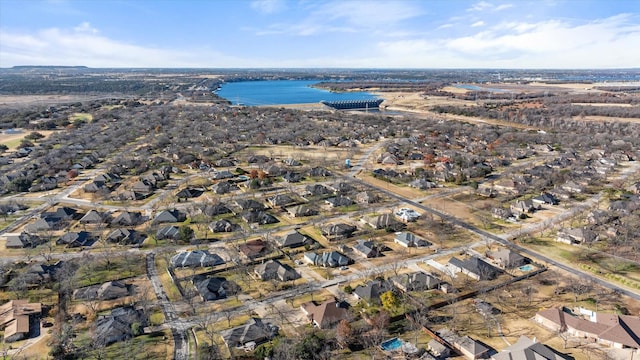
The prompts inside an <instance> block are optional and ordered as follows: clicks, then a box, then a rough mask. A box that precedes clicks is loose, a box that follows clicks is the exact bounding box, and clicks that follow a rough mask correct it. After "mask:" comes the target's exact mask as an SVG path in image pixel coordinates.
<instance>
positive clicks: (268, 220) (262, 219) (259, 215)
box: [241, 210, 280, 225]
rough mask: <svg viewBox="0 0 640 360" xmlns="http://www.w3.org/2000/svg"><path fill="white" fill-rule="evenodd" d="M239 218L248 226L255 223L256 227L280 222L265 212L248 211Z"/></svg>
mask: <svg viewBox="0 0 640 360" xmlns="http://www.w3.org/2000/svg"><path fill="white" fill-rule="evenodd" d="M241 218H242V220H244V221H246V222H247V223H249V224H254V223H255V224H258V225H266V224H275V223H278V222H280V220H278V219H277V218H276V217H275V216H273V215H271V214H269V213H267V212H266V211H253V210H249V211H247V212H245V213H244V214H242V216H241Z"/></svg>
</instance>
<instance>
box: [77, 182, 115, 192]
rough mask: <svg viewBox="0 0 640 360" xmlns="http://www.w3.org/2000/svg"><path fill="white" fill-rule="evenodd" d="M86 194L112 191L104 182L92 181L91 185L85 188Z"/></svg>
mask: <svg viewBox="0 0 640 360" xmlns="http://www.w3.org/2000/svg"><path fill="white" fill-rule="evenodd" d="M82 189H83V190H84V192H86V193H97V192H99V191H111V189H110V188H109V186H107V183H105V182H104V181H96V180H94V181H92V182H90V183H89V184H87V185H85V186H84V187H83V188H82Z"/></svg>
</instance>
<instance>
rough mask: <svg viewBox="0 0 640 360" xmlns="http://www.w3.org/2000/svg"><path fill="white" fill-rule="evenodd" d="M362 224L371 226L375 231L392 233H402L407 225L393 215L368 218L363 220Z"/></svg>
mask: <svg viewBox="0 0 640 360" xmlns="http://www.w3.org/2000/svg"><path fill="white" fill-rule="evenodd" d="M362 222H364V223H365V224H369V225H370V226H372V227H373V228H374V229H389V230H391V231H400V230H402V229H403V228H404V227H405V224H403V223H401V222H399V221H398V220H396V219H395V218H394V216H393V214H382V215H374V216H366V217H364V218H362Z"/></svg>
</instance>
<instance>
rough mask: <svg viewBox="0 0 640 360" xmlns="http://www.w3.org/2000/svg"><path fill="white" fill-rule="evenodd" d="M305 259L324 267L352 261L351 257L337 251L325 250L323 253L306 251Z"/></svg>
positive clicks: (345, 264) (346, 263)
mask: <svg viewBox="0 0 640 360" xmlns="http://www.w3.org/2000/svg"><path fill="white" fill-rule="evenodd" d="M304 260H305V261H306V262H308V263H309V264H312V265H316V266H322V267H338V266H347V265H349V264H350V263H351V259H349V258H348V257H346V256H344V255H342V254H341V253H339V252H337V251H330V252H323V253H321V254H318V253H314V252H306V253H304Z"/></svg>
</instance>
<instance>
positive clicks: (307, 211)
mask: <svg viewBox="0 0 640 360" xmlns="http://www.w3.org/2000/svg"><path fill="white" fill-rule="evenodd" d="M286 210H287V212H288V213H289V216H291V217H294V218H296V217H304V216H313V215H318V210H316V209H314V208H311V207H309V206H308V205H296V206H291V207H288V208H287V209H286Z"/></svg>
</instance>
